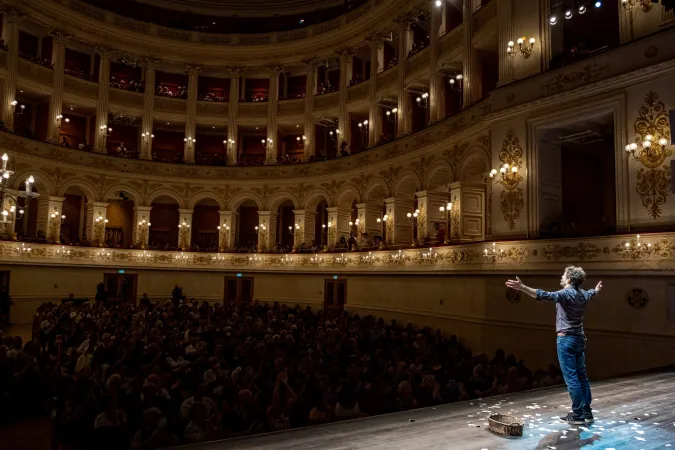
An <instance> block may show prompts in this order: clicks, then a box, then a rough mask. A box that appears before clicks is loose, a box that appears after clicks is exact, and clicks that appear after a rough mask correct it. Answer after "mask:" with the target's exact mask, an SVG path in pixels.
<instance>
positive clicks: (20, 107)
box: [12, 100, 26, 116]
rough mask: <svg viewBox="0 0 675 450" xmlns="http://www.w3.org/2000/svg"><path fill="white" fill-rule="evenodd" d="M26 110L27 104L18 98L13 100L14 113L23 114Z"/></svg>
mask: <svg viewBox="0 0 675 450" xmlns="http://www.w3.org/2000/svg"><path fill="white" fill-rule="evenodd" d="M25 110H26V105H20V104H19V102H17V101H16V100H12V111H13V112H14V115H17V116H19V115H21V114H23V112H24V111H25Z"/></svg>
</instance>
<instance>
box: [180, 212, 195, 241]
mask: <svg viewBox="0 0 675 450" xmlns="http://www.w3.org/2000/svg"><path fill="white" fill-rule="evenodd" d="M193 212H194V211H193V210H192V209H183V208H180V209H179V210H178V217H179V219H178V248H179V249H181V250H183V251H186V250H188V249H189V248H190V245H191V244H192V214H193Z"/></svg>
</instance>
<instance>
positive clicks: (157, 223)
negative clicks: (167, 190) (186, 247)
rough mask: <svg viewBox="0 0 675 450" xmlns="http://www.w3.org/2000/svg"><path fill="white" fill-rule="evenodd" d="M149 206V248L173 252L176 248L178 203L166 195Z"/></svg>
mask: <svg viewBox="0 0 675 450" xmlns="http://www.w3.org/2000/svg"><path fill="white" fill-rule="evenodd" d="M151 206H152V209H151V210H150V223H151V224H152V225H151V226H150V248H151V249H155V250H175V249H176V248H177V246H178V220H179V212H178V209H179V205H178V202H177V201H176V199H174V198H172V197H170V196H168V195H160V196H159V197H157V198H156V199H154V200H153V201H152V204H151Z"/></svg>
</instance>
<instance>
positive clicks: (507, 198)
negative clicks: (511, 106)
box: [499, 130, 525, 230]
mask: <svg viewBox="0 0 675 450" xmlns="http://www.w3.org/2000/svg"><path fill="white" fill-rule="evenodd" d="M505 164H508V165H509V167H517V168H519V169H520V168H522V166H523V149H522V147H521V146H520V141H519V140H518V138H517V137H516V135H515V134H514V133H513V131H511V130H510V131H509V132H508V133H507V135H506V138H505V139H504V142H503V143H502V149H501V150H500V152H499V165H500V166H502V165H505ZM521 181H523V177H522V176H521V175H520V174H519V173H518V172H511V171H510V170H507V171H506V174H505V176H504V178H503V180H502V181H501V184H502V185H503V186H504V189H503V190H502V191H501V193H500V196H499V209H500V211H501V212H502V214H503V217H504V220H505V221H506V224H507V226H508V228H509V230H515V229H516V224H517V222H518V220H519V219H520V213H521V212H522V210H523V207H524V206H525V195H524V192H523V189H522V188H521V187H518V186H519V184H520V182H521Z"/></svg>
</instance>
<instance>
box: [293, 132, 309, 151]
mask: <svg viewBox="0 0 675 450" xmlns="http://www.w3.org/2000/svg"><path fill="white" fill-rule="evenodd" d="M295 140H296V142H297V143H298V144H301V145H302V147H303V148H304V147H306V146H307V136H305V135H304V134H303V135H302V137H300V136H297V137H296V138H295ZM300 141H302V143H301V142H300Z"/></svg>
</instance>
